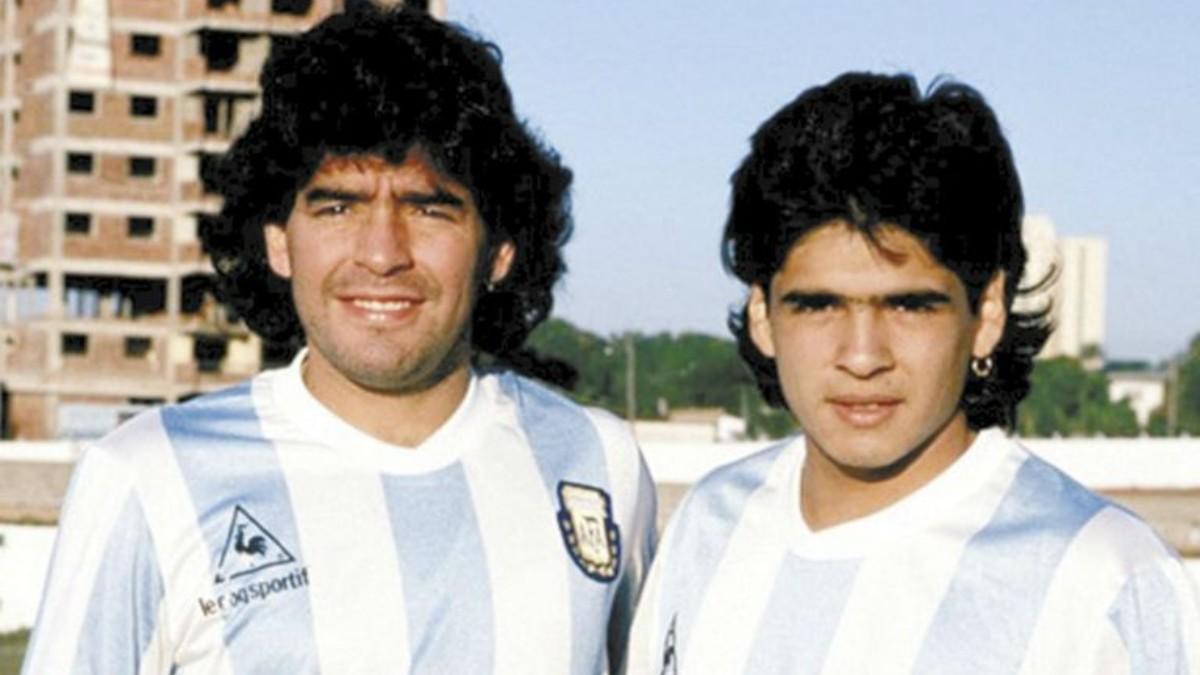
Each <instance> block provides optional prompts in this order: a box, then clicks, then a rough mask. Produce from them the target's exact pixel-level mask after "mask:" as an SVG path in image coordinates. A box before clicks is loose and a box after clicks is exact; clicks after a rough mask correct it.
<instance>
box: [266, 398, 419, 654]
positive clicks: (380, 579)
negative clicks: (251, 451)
mask: <svg viewBox="0 0 1200 675" xmlns="http://www.w3.org/2000/svg"><path fill="white" fill-rule="evenodd" d="M265 423H266V421H265V420H264V424H265ZM266 436H267V437H268V438H273V437H277V436H276V435H275V434H274V433H272V432H271V430H267V433H266ZM277 450H278V457H279V463H280V466H281V467H282V469H283V474H284V479H285V480H286V481H287V485H288V492H289V493H290V495H291V499H292V512H293V514H294V516H295V519H296V530H297V532H298V533H299V537H300V549H301V551H302V553H301V555H300V556H299V557H301V558H302V559H303V560H304V563H305V566H306V567H307V568H308V580H309V587H308V593H309V602H310V603H311V606H312V613H313V632H314V633H315V639H316V642H317V656H318V659H319V661H320V664H321V671H322V672H327V673H350V672H362V673H366V672H406V671H407V669H408V667H409V659H410V654H409V645H408V619H407V616H406V614H405V603H404V589H403V582H402V580H401V577H400V561H399V559H398V557H397V554H396V546H395V536H394V534H393V533H392V531H391V528H390V526H389V523H390V518H389V513H388V507H387V502H386V499H385V497H384V492H383V483H382V481H381V480H380V478H379V476H378V475H376V474H373V473H368V472H363V471H362V470H360V469H355V468H353V467H343V466H339V465H338V464H337V463H336V460H335V458H333V457H330V456H328V455H327V454H326V451H325V449H324V448H321V449H317V448H313V447H311V446H310V447H303V446H290V445H286V444H279V445H278V447H277ZM398 451H400V450H398ZM331 483H334V484H336V485H337V490H330V489H329V486H330V484H331ZM366 608H370V611H369V613H365V612H364V610H365V609H366Z"/></svg>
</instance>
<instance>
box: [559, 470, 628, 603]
mask: <svg viewBox="0 0 1200 675" xmlns="http://www.w3.org/2000/svg"><path fill="white" fill-rule="evenodd" d="M558 524H559V528H560V530H561V531H562V536H563V543H565V544H566V545H567V552H568V553H570V554H571V559H572V560H574V561H575V564H576V565H578V566H579V569H580V570H582V571H583V573H584V574H586V575H587V576H588V577H590V578H592V579H595V580H596V581H600V582H609V581H612V580H613V579H615V578H616V577H617V572H618V570H619V568H620V563H621V533H620V530H619V529H618V528H617V524H616V523H615V522H614V521H613V517H612V500H611V499H609V496H608V494H606V493H605V492H604V490H601V489H599V488H594V487H591V486H590V485H580V484H578V483H569V482H567V481H562V482H560V483H559V484H558Z"/></svg>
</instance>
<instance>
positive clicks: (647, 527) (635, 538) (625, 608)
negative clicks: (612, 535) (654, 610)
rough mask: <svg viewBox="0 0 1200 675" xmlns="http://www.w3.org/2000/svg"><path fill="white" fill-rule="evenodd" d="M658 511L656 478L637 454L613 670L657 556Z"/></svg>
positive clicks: (612, 632) (612, 638)
mask: <svg viewBox="0 0 1200 675" xmlns="http://www.w3.org/2000/svg"><path fill="white" fill-rule="evenodd" d="M657 514H658V497H657V492H656V491H655V488H654V480H653V478H651V476H650V470H649V469H648V468H647V467H646V462H645V461H644V460H643V459H642V457H641V453H638V473H637V500H636V506H635V508H634V514H633V518H632V519H631V520H630V523H629V526H628V530H627V532H626V533H625V542H626V547H625V550H624V551H623V552H622V553H623V556H624V560H623V561H622V572H621V578H620V580H619V581H618V586H617V593H616V598H615V599H614V601H613V609H612V614H611V616H610V619H609V629H608V653H609V664H610V665H611V671H612V672H614V673H617V672H622V670H623V669H622V664H623V663H624V660H625V658H626V651H627V643H628V639H629V631H630V628H631V626H632V624H633V613H634V610H635V609H636V607H637V601H638V596H639V595H640V594H641V589H642V584H643V583H644V582H645V580H646V574H647V572H648V571H649V568H650V563H651V562H652V561H653V559H654V547H655V543H656V541H657V532H656V531H655V518H656V517H657Z"/></svg>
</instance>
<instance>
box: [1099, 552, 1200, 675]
mask: <svg viewBox="0 0 1200 675" xmlns="http://www.w3.org/2000/svg"><path fill="white" fill-rule="evenodd" d="M1108 618H1109V621H1110V623H1111V627H1112V629H1113V630H1112V631H1109V635H1110V640H1114V641H1119V643H1120V645H1119V646H1120V649H1108V650H1106V651H1107V653H1110V654H1114V655H1119V656H1114V657H1113V658H1114V659H1119V660H1120V661H1124V662H1114V663H1112V664H1111V666H1112V668H1113V669H1114V670H1115V669H1121V670H1124V669H1125V668H1128V672H1130V673H1191V674H1193V675H1200V599H1198V596H1197V592H1196V588H1195V585H1194V583H1193V581H1192V579H1190V578H1189V576H1188V573H1187V570H1186V569H1184V567H1183V565H1182V563H1181V562H1180V560H1179V559H1178V558H1175V557H1170V558H1162V559H1159V560H1157V561H1155V562H1154V563H1152V564H1147V565H1144V566H1142V567H1140V568H1139V569H1137V570H1136V571H1135V572H1134V573H1133V574H1131V575H1130V577H1129V578H1128V580H1127V581H1126V582H1125V584H1124V586H1123V587H1122V588H1121V590H1120V592H1119V593H1118V594H1117V597H1116V599H1115V600H1114V601H1113V603H1112V606H1111V607H1110V609H1109V612H1108Z"/></svg>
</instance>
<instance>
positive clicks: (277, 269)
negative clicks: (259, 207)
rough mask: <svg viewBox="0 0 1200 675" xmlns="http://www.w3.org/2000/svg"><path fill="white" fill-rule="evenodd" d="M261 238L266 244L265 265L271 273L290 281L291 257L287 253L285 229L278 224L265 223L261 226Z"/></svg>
mask: <svg viewBox="0 0 1200 675" xmlns="http://www.w3.org/2000/svg"><path fill="white" fill-rule="evenodd" d="M263 237H264V238H265V239H266V242H267V264H268V265H270V266H271V271H272V272H274V273H275V274H278V275H279V276H281V277H283V278H284V279H291V278H292V256H291V254H289V253H288V244H287V228H285V227H284V226H283V225H280V224H278V223H267V224H266V225H264V226H263Z"/></svg>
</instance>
